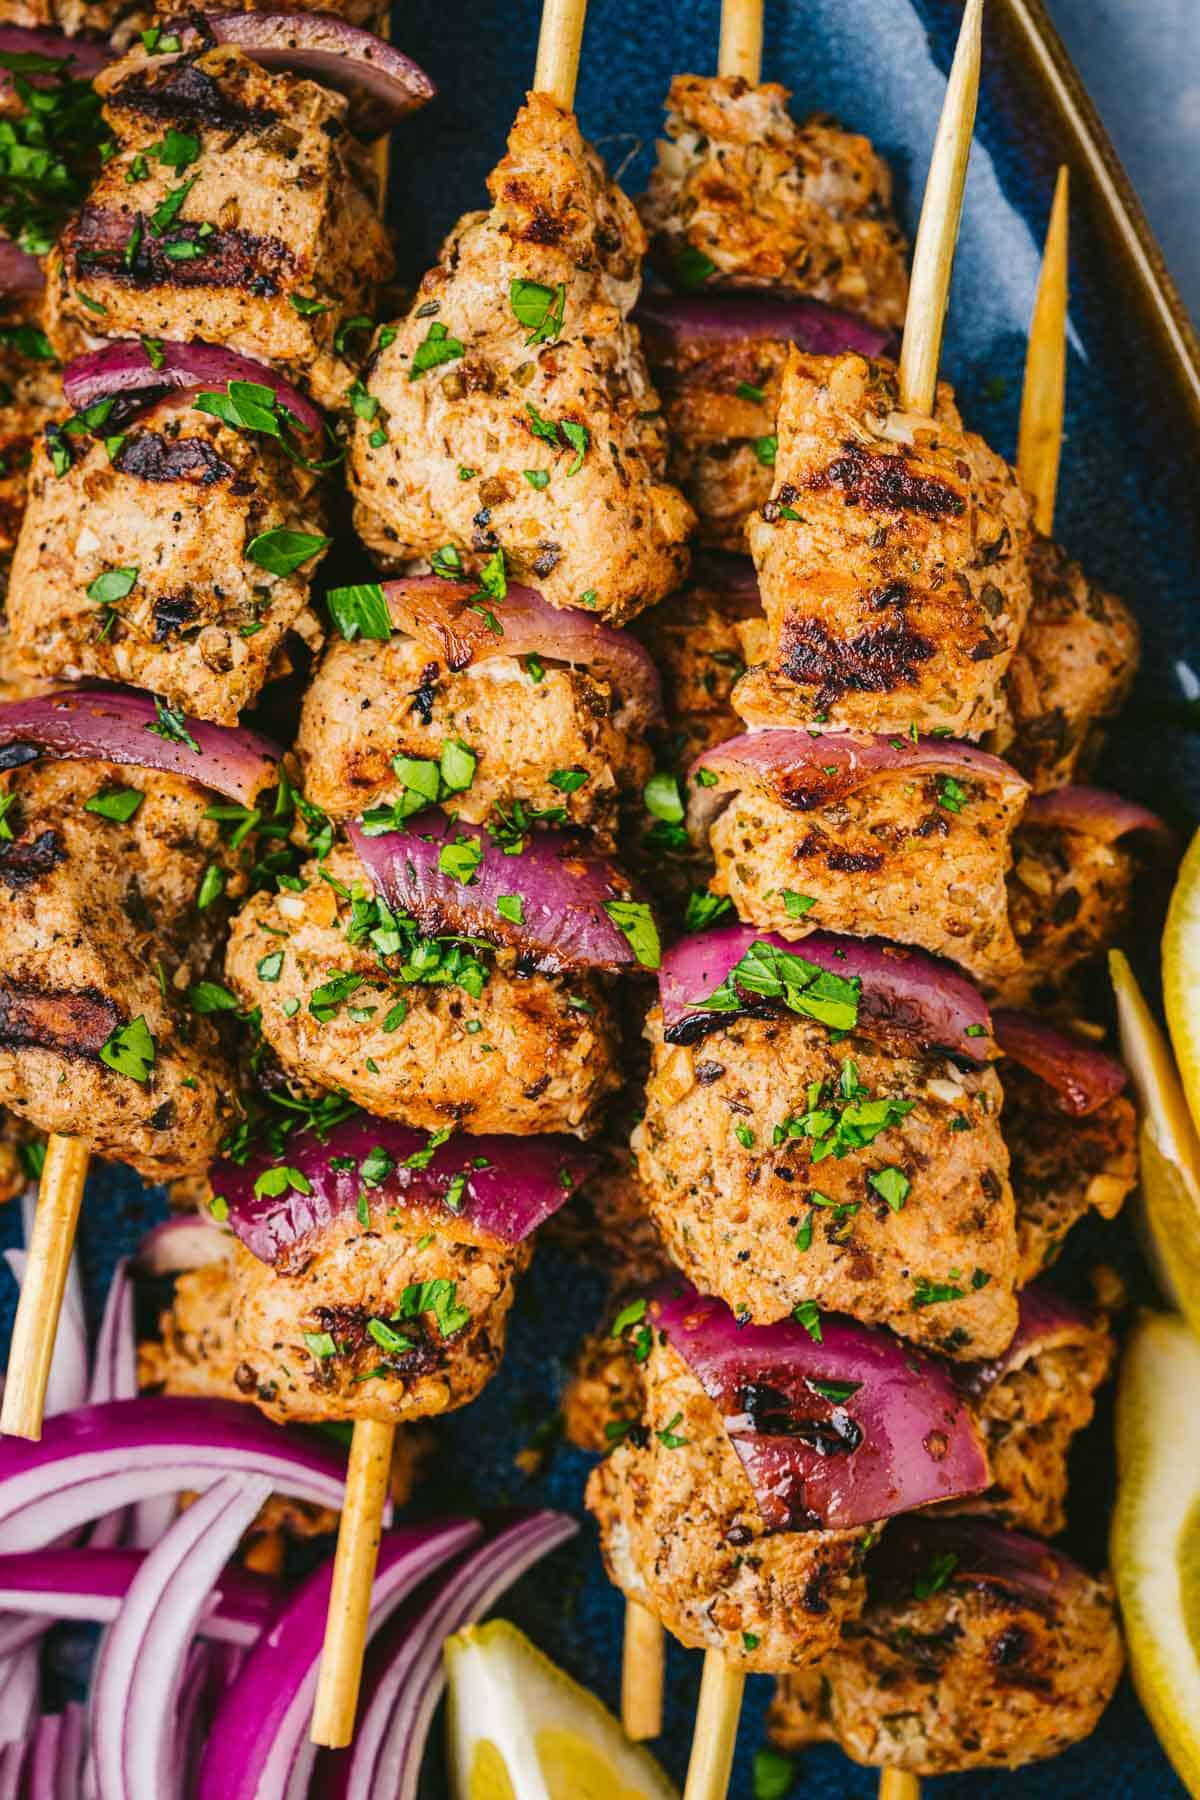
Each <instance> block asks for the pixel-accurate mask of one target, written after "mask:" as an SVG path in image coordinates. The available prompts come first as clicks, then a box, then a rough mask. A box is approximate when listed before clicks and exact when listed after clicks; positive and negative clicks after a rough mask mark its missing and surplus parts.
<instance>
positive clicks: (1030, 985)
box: [994, 819, 1137, 1006]
mask: <svg viewBox="0 0 1200 1800" xmlns="http://www.w3.org/2000/svg"><path fill="white" fill-rule="evenodd" d="M1012 847H1013V867H1012V873H1011V874H1010V875H1009V878H1008V913H1009V918H1010V920H1011V921H1012V928H1013V934H1014V936H1015V937H1016V940H1017V944H1018V946H1019V947H1020V951H1021V967H1020V968H1019V970H1017V971H1016V972H1015V973H1014V974H1011V975H1006V976H1005V977H1004V978H1003V979H1002V980H999V981H996V982H995V983H994V987H995V996H996V998H997V999H1001V1000H1003V1002H1004V1004H1005V1005H1006V1006H1024V1005H1025V1004H1026V1003H1027V1002H1028V1001H1029V1000H1030V999H1031V998H1035V997H1037V996H1039V995H1050V994H1053V993H1054V992H1056V991H1057V990H1058V989H1059V988H1061V987H1062V985H1063V983H1064V982H1065V981H1067V979H1068V978H1069V977H1070V976H1071V975H1072V974H1073V973H1074V972H1075V971H1076V970H1077V969H1078V968H1079V967H1080V965H1081V964H1083V963H1086V962H1088V961H1090V960H1091V958H1092V957H1094V956H1097V955H1098V954H1099V953H1100V952H1101V951H1102V950H1105V949H1107V947H1108V946H1109V945H1110V944H1112V943H1113V942H1114V941H1115V940H1116V939H1117V938H1118V937H1119V936H1120V934H1121V931H1122V930H1123V929H1124V926H1125V923H1126V921H1127V919H1128V918H1129V914H1130V909H1131V906H1132V901H1133V883H1134V877H1135V874H1136V872H1137V865H1136V861H1135V858H1134V856H1133V853H1132V851H1131V850H1130V849H1129V847H1128V844H1127V843H1121V842H1118V843H1106V842H1105V841H1104V839H1103V837H1101V836H1097V835H1095V834H1093V833H1092V832H1089V831H1076V830H1072V829H1071V828H1070V827H1068V826H1066V825H1057V824H1043V823H1039V822H1037V821H1036V820H1034V819H1027V820H1026V821H1025V822H1024V824H1022V825H1021V826H1019V827H1018V829H1017V831H1016V832H1015V833H1014V834H1013V846H1012Z"/></svg>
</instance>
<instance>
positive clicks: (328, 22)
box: [164, 10, 437, 137]
mask: <svg viewBox="0 0 1200 1800" xmlns="http://www.w3.org/2000/svg"><path fill="white" fill-rule="evenodd" d="M164 32H172V33H174V34H175V35H176V36H178V37H179V38H180V40H181V42H182V45H183V49H184V51H185V52H186V51H191V50H194V49H196V47H197V46H198V45H200V44H203V43H204V42H205V41H206V39H207V40H212V41H215V42H216V43H218V44H233V45H235V46H236V47H237V48H238V49H239V50H244V51H245V53H246V55H247V56H250V57H253V59H254V61H255V62H256V63H259V64H261V66H262V67H263V68H264V69H287V70H289V71H290V72H291V73H292V74H294V75H306V76H308V77H309V78H310V79H311V80H313V81H317V82H320V84H321V85H322V87H331V88H336V89H337V90H338V92H339V93H342V94H346V95H348V96H349V99H350V123H351V125H352V127H353V129H354V130H355V131H356V132H357V133H358V135H359V136H360V137H378V136H379V135H380V134H381V133H382V132H385V131H389V130H390V129H391V127H392V126H393V125H394V124H395V123H396V121H397V120H398V119H402V118H403V117H404V115H405V113H409V112H413V111H414V110H415V109H416V108H417V107H419V106H424V105H425V104H426V102H427V101H429V100H432V99H433V97H434V95H435V94H436V93H437V89H436V88H435V87H434V85H433V82H432V81H431V80H430V79H429V77H428V75H426V73H425V71H424V69H421V68H418V66H417V64H416V63H415V62H413V60H412V58H411V57H408V56H405V55H404V53H403V51H401V50H397V49H396V47H395V45H394V44H389V43H386V42H385V41H384V39H383V38H380V37H376V35H375V33H374V32H373V31H364V30H363V29H362V27H361V26H358V25H350V24H347V22H346V20H345V19H340V18H338V17H337V15H336V14H334V13H323V12H267V11H265V10H264V11H262V12H227V13H222V12H211V13H207V14H204V15H203V16H197V15H196V14H188V15H187V16H186V17H184V18H180V19H176V20H174V21H172V22H171V23H169V24H167V25H166V26H164Z"/></svg>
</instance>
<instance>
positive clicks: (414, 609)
mask: <svg viewBox="0 0 1200 1800" xmlns="http://www.w3.org/2000/svg"><path fill="white" fill-rule="evenodd" d="M383 593H384V597H385V598H386V600H387V604H388V610H389V612H390V613H391V617H392V623H393V625H394V626H395V628H396V630H397V631H402V632H404V633H405V634H406V636H408V637H411V638H415V639H416V641H417V642H418V643H419V644H423V645H426V646H427V647H428V648H429V649H430V650H431V651H432V652H433V653H434V654H435V655H436V656H438V657H439V658H440V659H441V660H442V661H443V662H444V663H445V664H446V667H447V668H448V669H452V670H458V669H465V668H467V667H468V666H469V665H470V664H472V663H477V662H484V661H487V660H489V659H491V658H493V657H497V656H533V655H537V656H540V657H542V658H543V660H546V661H553V662H563V663H571V664H573V665H575V666H577V667H580V668H586V669H591V670H593V671H594V673H595V674H596V675H598V676H599V677H601V679H602V680H604V681H607V682H609V683H610V684H611V686H612V688H613V690H614V692H615V694H616V695H617V698H618V701H619V707H618V711H617V714H616V718H617V723H618V724H619V725H621V726H622V727H623V728H624V729H632V728H634V727H645V726H646V725H649V724H651V723H652V722H653V721H654V720H655V719H657V718H658V717H659V714H660V713H661V711H662V695H661V692H660V689H659V682H658V671H657V670H656V669H655V667H654V662H653V659H652V658H651V657H650V655H649V654H648V652H647V651H646V650H645V649H644V648H643V646H642V645H641V644H639V643H638V641H637V639H636V638H634V637H631V636H630V635H629V633H628V632H627V631H615V630H614V629H613V627H612V626H611V625H605V624H604V623H603V622H602V621H601V620H600V619H597V618H596V617H595V615H594V614H593V613H589V612H584V611H582V610H581V609H580V608H578V607H560V606H551V605H550V603H549V602H548V601H546V600H543V598H542V596H541V595H540V594H539V593H536V592H535V591H534V589H533V588H527V587H517V586H514V585H511V584H510V586H509V589H508V592H507V594H506V595H505V597H504V603H503V605H502V606H498V607H497V608H496V609H495V611H494V612H493V613H492V615H491V616H492V617H493V618H494V619H495V622H496V624H497V625H498V626H499V628H500V629H499V630H498V631H495V630H493V629H492V627H491V625H489V624H488V621H487V620H486V619H485V618H484V617H483V614H482V613H480V612H477V611H476V610H475V609H474V608H473V607H472V606H471V605H470V604H469V597H470V594H471V589H470V588H468V587H465V586H464V585H463V584H462V583H461V582H457V581H443V580H442V579H441V578H440V577H439V576H437V575H421V576H412V577H409V578H407V579H405V580H403V581H385V582H384V583H383Z"/></svg>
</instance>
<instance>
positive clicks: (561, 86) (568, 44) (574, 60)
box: [533, 0, 587, 112]
mask: <svg viewBox="0 0 1200 1800" xmlns="http://www.w3.org/2000/svg"><path fill="white" fill-rule="evenodd" d="M586 12H587V0H544V4H543V6H542V28H541V32H540V33H539V36H538V48H537V64H536V67H535V68H534V72H533V89H534V92H535V93H537V94H548V95H549V96H550V98H551V100H553V101H554V102H555V103H556V104H557V105H558V106H561V107H562V108H563V110H564V112H569V111H570V110H571V108H572V107H573V106H574V104H575V83H576V81H577V80H578V77H579V49H580V45H581V44H582V42H583V21H584V15H585V14H586Z"/></svg>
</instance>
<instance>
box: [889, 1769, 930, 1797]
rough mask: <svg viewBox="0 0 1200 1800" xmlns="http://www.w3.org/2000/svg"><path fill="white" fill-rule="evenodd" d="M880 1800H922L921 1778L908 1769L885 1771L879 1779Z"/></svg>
mask: <svg viewBox="0 0 1200 1800" xmlns="http://www.w3.org/2000/svg"><path fill="white" fill-rule="evenodd" d="M879 1800H921V1781H920V1777H919V1776H917V1775H913V1774H911V1773H910V1772H909V1770H908V1769H885V1770H884V1771H883V1773H882V1774H881V1775H880V1777H879Z"/></svg>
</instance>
